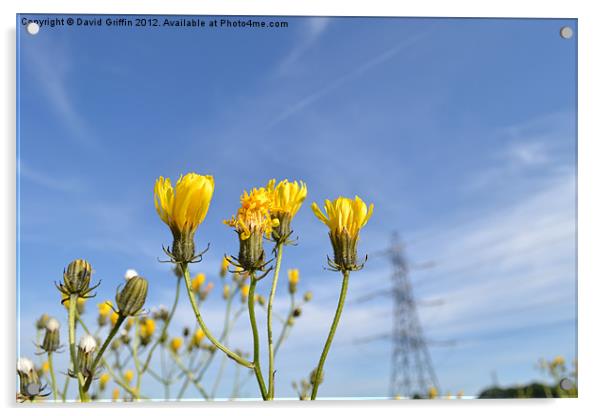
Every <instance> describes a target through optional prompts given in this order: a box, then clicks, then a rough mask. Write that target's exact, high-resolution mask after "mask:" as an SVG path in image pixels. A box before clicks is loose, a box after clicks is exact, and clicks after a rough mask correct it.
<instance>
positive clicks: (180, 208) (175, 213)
mask: <svg viewBox="0 0 602 416" xmlns="http://www.w3.org/2000/svg"><path fill="white" fill-rule="evenodd" d="M213 190H214V181H213V176H211V175H205V176H202V175H198V174H196V173H187V174H186V175H184V176H180V179H178V182H177V183H176V189H175V191H174V189H173V188H172V186H171V181H170V179H169V178H163V177H162V176H161V177H160V178H159V179H157V181H156V182H155V208H156V209H157V213H158V214H159V217H161V220H163V222H164V223H165V224H167V225H168V226H169V228H170V229H171V230H172V232H178V233H194V232H195V231H196V229H197V227H198V226H199V225H200V224H201V223H202V222H203V220H204V219H205V216H206V215H207V211H208V210H209V204H210V203H211V198H212V196H213Z"/></svg>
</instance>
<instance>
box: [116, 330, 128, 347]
mask: <svg viewBox="0 0 602 416" xmlns="http://www.w3.org/2000/svg"><path fill="white" fill-rule="evenodd" d="M119 339H120V340H121V342H123V343H124V344H126V345H127V344H129V343H130V341H131V337H130V334H129V333H128V331H126V330H125V329H122V330H121V331H119Z"/></svg>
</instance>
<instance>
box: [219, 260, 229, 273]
mask: <svg viewBox="0 0 602 416" xmlns="http://www.w3.org/2000/svg"><path fill="white" fill-rule="evenodd" d="M229 265H230V262H229V261H228V257H225V256H224V258H222V264H221V265H220V268H219V275H220V277H226V274H227V273H228V266H229Z"/></svg>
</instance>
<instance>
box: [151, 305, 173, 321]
mask: <svg viewBox="0 0 602 416" xmlns="http://www.w3.org/2000/svg"><path fill="white" fill-rule="evenodd" d="M153 318H154V319H156V320H158V321H166V320H167V319H168V318H169V311H168V310H167V307H166V306H165V305H159V307H158V308H157V309H155V311H154V312H153Z"/></svg>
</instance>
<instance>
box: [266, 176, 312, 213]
mask: <svg viewBox="0 0 602 416" xmlns="http://www.w3.org/2000/svg"><path fill="white" fill-rule="evenodd" d="M267 190H268V192H269V193H270V197H271V198H272V208H271V211H272V213H273V214H275V215H278V214H281V213H285V214H288V215H290V216H291V217H294V216H295V215H296V214H297V212H298V211H299V208H301V204H303V201H305V198H306V197H307V185H305V183H303V182H302V181H299V182H298V183H297V181H295V182H289V181H288V179H285V180H283V181H281V182H279V183H278V185H276V179H272V180H270V181H269V182H268V186H267Z"/></svg>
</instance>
